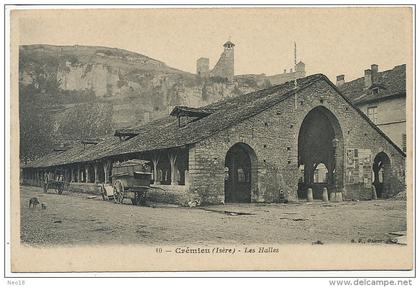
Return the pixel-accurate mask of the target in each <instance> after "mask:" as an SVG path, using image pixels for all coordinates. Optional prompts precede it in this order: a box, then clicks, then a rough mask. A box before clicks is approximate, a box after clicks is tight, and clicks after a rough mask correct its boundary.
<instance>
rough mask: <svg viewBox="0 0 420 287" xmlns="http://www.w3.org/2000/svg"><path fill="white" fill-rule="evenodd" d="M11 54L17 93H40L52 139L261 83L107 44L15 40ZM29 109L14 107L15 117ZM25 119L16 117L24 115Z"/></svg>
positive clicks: (137, 120)
mask: <svg viewBox="0 0 420 287" xmlns="http://www.w3.org/2000/svg"><path fill="white" fill-rule="evenodd" d="M19 53H20V54H19V76H20V77H19V81H20V91H21V94H22V93H23V91H26V92H27V93H28V95H26V94H25V95H21V96H20V100H21V101H28V97H31V98H30V99H31V100H34V99H35V98H36V97H39V98H40V100H39V101H38V100H37V101H36V102H37V104H39V103H40V102H42V105H41V107H39V106H38V107H37V108H38V109H41V110H45V111H46V113H48V115H49V117H48V118H43V119H42V121H43V124H44V123H45V121H49V123H48V125H47V129H48V130H50V131H51V135H50V136H51V137H52V142H53V143H52V144H57V143H59V142H62V141H64V140H69V139H79V138H81V137H98V136H101V135H103V134H107V133H112V132H113V130H114V129H115V128H120V127H126V126H130V125H138V124H141V123H145V122H148V121H150V120H152V119H155V118H159V117H162V116H164V115H167V114H168V113H169V112H170V111H171V110H172V108H173V107H174V106H176V105H186V106H191V107H198V106H202V105H206V104H209V103H212V102H215V101H217V100H220V99H222V98H225V97H231V96H236V95H241V94H244V93H247V92H251V91H254V90H257V89H261V88H265V87H267V86H269V82H268V81H267V80H265V79H264V78H260V77H256V76H241V77H235V79H234V80H233V81H227V80H226V79H223V78H214V77H213V78H200V77H199V76H197V75H195V74H191V73H187V72H184V71H180V70H177V69H174V68H171V67H169V66H167V65H166V64H165V63H163V62H161V61H158V60H155V59H152V58H149V57H147V56H144V55H141V54H138V53H133V52H129V51H126V50H121V49H114V48H106V47H91V46H78V45H76V46H51V45H30V46H21V47H20V50H19ZM28 87H32V90H31V89H30V88H29V89H28ZM31 95H32V96H31ZM46 95H48V96H46ZM41 99H42V100H41ZM21 104H22V102H21ZM25 106H26V108H27V109H31V105H25ZM31 114H32V115H33V114H34V112H33V111H32V113H31V112H30V111H29V112H28V111H26V112H25V115H22V111H21V115H20V116H21V118H22V116H23V117H25V116H26V117H29V115H31ZM26 120H27V121H22V122H23V123H24V122H31V119H30V118H29V119H26ZM86 121H88V122H86ZM104 123H106V124H104ZM35 132H36V131H35ZM39 136H43V135H39ZM21 147H22V144H21ZM31 157H32V156H31Z"/></svg>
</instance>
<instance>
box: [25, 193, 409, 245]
mask: <svg viewBox="0 0 420 287" xmlns="http://www.w3.org/2000/svg"><path fill="white" fill-rule="evenodd" d="M34 196H36V197H38V199H39V201H40V202H42V203H45V204H46V205H47V209H42V208H41V206H40V205H38V207H37V208H34V209H30V208H28V202H29V199H30V198H31V197H34ZM20 198H21V206H20V208H21V240H22V242H23V243H26V244H30V245H62V244H65V245H69V244H98V243H104V244H105V243H113V244H115V243H136V244H147V245H156V244H175V243H194V244H212V243H231V244H257V243H260V244H269V243H271V244H275V243H276V244H281V243H303V244H305V243H306V244H311V243H313V242H316V241H318V240H319V241H321V242H323V243H326V244H328V243H351V242H360V241H362V242H375V243H376V244H378V243H385V242H387V240H389V238H390V237H391V236H390V235H388V234H387V233H388V232H394V231H403V230H406V202H405V201H402V200H376V201H361V202H352V201H350V202H340V203H322V202H312V203H306V202H302V203H294V204H291V203H289V204H261V203H259V204H226V205H219V206H208V207H202V208H184V207H176V206H169V205H154V206H153V207H143V206H133V205H131V204H130V203H129V200H127V202H126V204H122V205H119V204H114V203H113V202H105V201H103V200H102V199H101V198H100V197H96V198H93V199H92V198H88V195H87V194H78V193H68V192H65V193H63V194H62V195H58V194H55V193H53V191H52V190H49V191H48V193H47V194H45V193H43V192H42V190H41V188H37V187H28V186H22V187H21V192H20ZM225 211H227V212H225ZM241 213H244V214H241ZM370 244H372V243H370Z"/></svg>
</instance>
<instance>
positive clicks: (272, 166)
mask: <svg viewBox="0 0 420 287" xmlns="http://www.w3.org/2000/svg"><path fill="white" fill-rule="evenodd" d="M405 157H406V155H405V153H404V152H403V151H402V150H401V149H400V148H399V147H398V146H397V145H396V144H394V143H393V142H392V141H391V139H390V138H389V137H388V136H386V135H385V134H384V133H383V132H382V131H381V130H380V129H379V128H378V127H376V126H375V124H374V123H373V122H371V120H370V119H369V118H368V117H367V116H366V115H365V114H364V113H362V112H361V111H360V110H359V109H358V108H357V107H355V106H354V105H353V104H352V103H351V102H350V101H349V100H348V99H347V98H346V97H345V96H343V95H342V94H341V93H340V91H339V90H338V89H337V88H336V86H335V85H334V84H333V83H331V81H330V80H329V79H328V78H327V77H326V76H324V75H322V74H316V75H311V76H308V77H306V78H301V79H298V80H297V81H296V82H294V81H290V82H287V83H284V84H281V85H277V86H273V87H270V88H268V89H264V90H260V91H256V92H253V93H249V94H246V95H242V96H238V97H234V98H227V99H224V100H222V101H219V102H216V103H213V104H210V105H208V106H205V107H201V108H190V107H185V106H178V107H175V108H174V109H173V111H172V112H171V114H170V115H168V116H167V117H164V118H161V119H158V120H155V121H152V122H149V123H148V124H145V125H142V126H137V127H132V128H125V129H120V130H116V132H115V134H114V135H113V136H109V137H107V138H104V139H101V140H96V141H86V140H85V141H82V142H81V143H79V144H77V145H74V146H72V147H71V148H62V149H56V150H54V151H53V152H52V153H51V154H49V155H47V156H45V157H43V158H40V159H38V160H36V161H33V162H30V163H28V164H27V165H25V166H23V167H22V177H23V178H22V181H23V183H24V184H32V185H41V184H42V181H43V178H44V176H49V177H52V178H53V177H54V176H57V175H58V174H59V173H60V174H61V175H63V176H64V180H65V181H67V182H69V187H68V189H69V190H70V191H72V190H73V191H85V192H98V188H97V187H98V184H99V183H105V184H111V183H112V177H111V175H112V166H113V164H114V163H117V162H123V161H127V160H131V159H143V160H148V161H150V163H151V170H152V172H153V176H152V183H151V184H152V185H151V186H152V187H156V188H155V189H153V192H150V194H149V196H150V198H149V199H150V200H151V201H160V202H170V203H179V204H185V202H188V201H190V200H199V201H200V202H201V204H222V203H229V202H282V201H284V200H287V201H297V200H300V199H302V200H306V198H307V192H308V189H309V188H310V189H311V190H312V191H313V198H315V199H321V198H322V195H323V192H324V194H325V188H326V190H327V192H328V196H329V198H330V199H331V200H332V199H336V200H353V199H354V200H363V199H372V198H375V195H374V194H375V193H374V192H373V190H376V196H377V197H381V198H389V197H392V196H393V195H395V194H397V193H399V192H401V191H404V190H405V188H406V186H405Z"/></svg>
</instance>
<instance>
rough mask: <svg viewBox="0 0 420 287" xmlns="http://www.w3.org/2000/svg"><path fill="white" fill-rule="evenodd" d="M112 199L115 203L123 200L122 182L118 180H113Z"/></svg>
mask: <svg viewBox="0 0 420 287" xmlns="http://www.w3.org/2000/svg"><path fill="white" fill-rule="evenodd" d="M114 201H115V203H123V201H124V184H123V183H122V181H120V180H116V181H115V182H114Z"/></svg>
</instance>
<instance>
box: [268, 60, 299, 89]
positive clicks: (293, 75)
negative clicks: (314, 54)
mask: <svg viewBox="0 0 420 287" xmlns="http://www.w3.org/2000/svg"><path fill="white" fill-rule="evenodd" d="M305 76H306V71H305V64H304V63H303V62H302V61H299V63H297V64H296V66H295V69H294V70H293V69H290V72H287V70H286V69H284V71H283V74H277V75H272V76H267V77H268V80H269V81H270V83H271V84H272V85H280V84H283V83H286V82H288V81H294V80H295V79H300V78H304V77H305Z"/></svg>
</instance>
